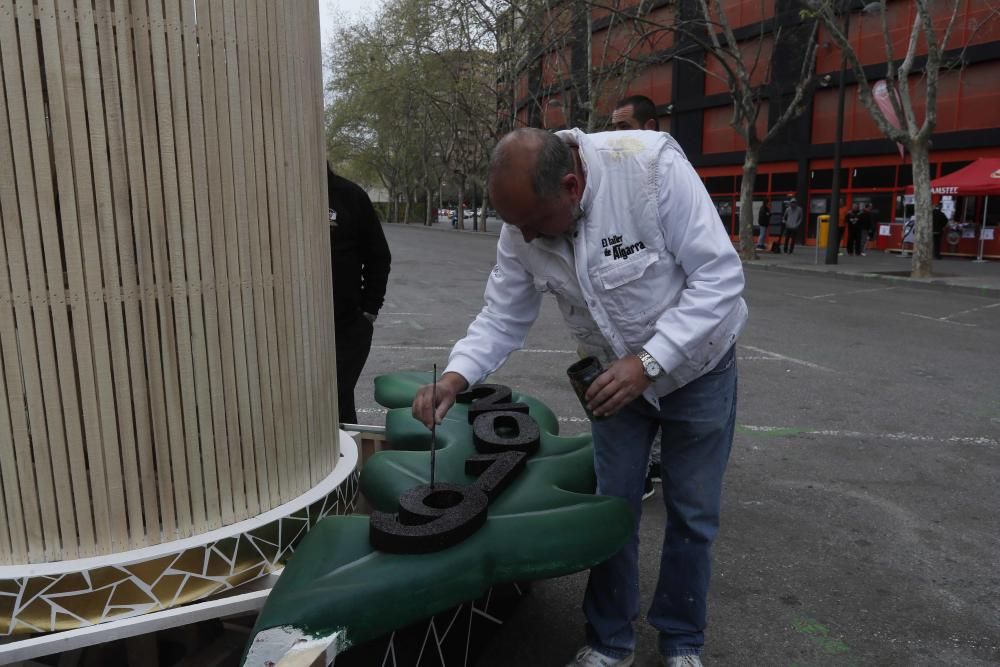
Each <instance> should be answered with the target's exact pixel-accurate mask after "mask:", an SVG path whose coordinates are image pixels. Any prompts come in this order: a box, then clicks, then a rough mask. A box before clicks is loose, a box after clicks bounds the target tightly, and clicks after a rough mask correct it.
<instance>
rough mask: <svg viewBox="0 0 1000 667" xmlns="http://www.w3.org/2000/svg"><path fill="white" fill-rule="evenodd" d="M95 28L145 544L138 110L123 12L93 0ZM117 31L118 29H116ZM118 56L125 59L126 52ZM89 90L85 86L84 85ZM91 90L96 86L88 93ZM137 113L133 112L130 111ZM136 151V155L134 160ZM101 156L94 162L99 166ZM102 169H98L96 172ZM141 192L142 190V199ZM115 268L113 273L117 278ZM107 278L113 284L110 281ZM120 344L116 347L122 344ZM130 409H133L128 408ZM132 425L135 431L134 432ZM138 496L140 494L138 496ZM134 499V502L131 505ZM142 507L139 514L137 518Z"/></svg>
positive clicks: (155, 510)
mask: <svg viewBox="0 0 1000 667" xmlns="http://www.w3.org/2000/svg"><path fill="white" fill-rule="evenodd" d="M97 17H98V18H97V29H98V35H99V40H98V41H99V44H100V56H101V57H100V63H101V86H102V88H101V92H102V93H103V95H102V97H103V99H104V100H106V101H107V104H106V105H105V107H104V110H105V120H106V123H105V127H106V132H107V149H108V153H107V158H108V163H109V165H110V184H109V186H108V187H110V188H111V191H110V196H111V206H112V207H113V213H112V212H111V211H109V212H107V213H106V214H104V215H102V219H101V223H102V225H103V226H104V227H105V229H104V230H103V232H102V235H101V243H102V247H103V248H107V249H108V250H107V252H108V253H111V249H112V248H115V247H116V248H117V251H118V256H117V263H116V262H115V261H114V259H113V258H109V259H108V261H106V262H105V269H106V270H107V271H108V278H107V280H106V285H107V288H108V289H109V290H111V291H112V293H113V294H114V297H113V298H112V306H114V301H115V300H118V301H120V303H121V308H120V310H121V311H122V316H123V319H122V320H118V319H117V315H118V312H119V308H118V307H112V308H110V309H109V312H110V313H111V315H110V317H111V321H112V323H114V325H117V326H118V327H121V328H122V330H121V331H119V332H117V335H118V336H124V338H125V343H124V344H125V346H126V351H125V357H126V360H127V361H126V362H125V363H126V365H124V366H123V365H122V364H121V362H119V361H116V362H115V384H116V390H117V392H118V393H117V396H118V412H119V433H120V434H121V435H120V437H121V439H122V448H123V452H122V459H123V462H124V468H125V474H126V476H127V477H128V479H129V480H132V481H131V482H130V483H129V485H128V486H127V487H126V488H127V497H128V499H129V500H128V502H129V520H130V528H132V530H131V535H132V543H133V545H135V546H140V545H145V544H150V543H152V542H155V541H157V540H159V539H160V510H159V508H160V503H159V499H160V498H159V496H158V494H157V480H156V470H155V464H154V455H153V446H154V438H153V425H152V414H151V411H150V393H149V389H148V387H147V380H146V372H145V365H144V360H145V354H146V352H147V350H145V348H144V345H143V338H142V314H141V311H140V304H139V301H140V279H139V268H138V266H137V262H136V254H135V248H136V242H135V235H134V233H133V214H135V216H136V218H135V219H136V220H138V219H139V215H140V212H144V210H145V209H144V207H142V208H141V210H140V208H139V207H136V209H135V210H133V208H132V205H131V196H132V192H131V189H130V187H129V178H128V171H127V169H128V158H127V157H126V154H125V141H126V140H125V132H126V130H125V110H126V109H133V110H134V108H135V101H134V98H135V96H134V87H133V88H132V89H131V92H127V90H126V89H127V88H128V86H129V84H128V83H127V82H128V81H131V68H123V70H122V72H121V79H122V82H123V83H122V87H120V85H119V60H118V58H117V57H116V47H115V28H116V27H117V29H118V30H121V31H124V32H125V34H126V35H127V23H128V21H127V12H124V11H122V12H118V13H117V14H116V13H113V12H112V9H111V0H97ZM119 37H122V35H119ZM122 62H126V59H125V58H124V57H123V58H122ZM88 92H90V91H88ZM93 92H94V95H95V96H96V94H97V93H96V91H93ZM133 117H134V115H133ZM136 157H137V156H133V160H135V159H136ZM99 163H100V162H99V161H98V164H99ZM101 171H102V170H101V169H100V168H98V169H97V173H98V174H101ZM144 198H145V195H143V199H144ZM115 273H117V274H118V275H117V276H116V275H115ZM108 283H110V284H108ZM118 345H121V343H120V342H119V343H118ZM129 408H131V409H129ZM133 429H134V436H133V435H132V431H133ZM136 493H138V494H139V496H140V498H141V500H140V499H139V498H136ZM133 505H134V506H133ZM140 513H141V519H139V518H138V517H137V515H139V514H140Z"/></svg>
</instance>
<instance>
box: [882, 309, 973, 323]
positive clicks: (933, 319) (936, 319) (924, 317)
mask: <svg viewBox="0 0 1000 667" xmlns="http://www.w3.org/2000/svg"><path fill="white" fill-rule="evenodd" d="M899 314H900V315H909V316H910V317H919V318H920V319H922V320H930V321H931V322H944V323H945V324H954V325H956V326H960V327H975V326H978V325H975V324H969V323H968V322H953V321H952V320H949V319H948V318H947V317H931V316H930V315H921V314H919V313H908V312H906V311H905V310H901V311H899Z"/></svg>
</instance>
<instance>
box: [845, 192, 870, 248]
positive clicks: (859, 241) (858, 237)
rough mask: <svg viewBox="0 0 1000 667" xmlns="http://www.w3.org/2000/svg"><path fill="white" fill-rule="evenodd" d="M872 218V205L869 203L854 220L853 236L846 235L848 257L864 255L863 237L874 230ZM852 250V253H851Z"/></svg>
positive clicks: (849, 233)
mask: <svg viewBox="0 0 1000 667" xmlns="http://www.w3.org/2000/svg"><path fill="white" fill-rule="evenodd" d="M874 220H875V219H874V218H873V217H872V205H871V203H868V204H865V206H864V208H862V209H861V212H860V213H858V215H857V217H856V218H855V224H854V228H853V232H854V235H853V237H852V235H851V231H848V233H847V254H848V255H851V254H853V255H861V256H862V257H863V256H864V254H865V236H866V235H867V234H868V233H869V232H870V231H871V230H873V229H874V228H875V222H874ZM852 238H853V240H854V244H853V248H852V245H851V239H852ZM852 250H853V252H852Z"/></svg>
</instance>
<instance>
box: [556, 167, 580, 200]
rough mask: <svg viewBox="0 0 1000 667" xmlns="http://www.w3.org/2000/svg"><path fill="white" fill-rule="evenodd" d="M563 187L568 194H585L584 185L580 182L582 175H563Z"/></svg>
mask: <svg viewBox="0 0 1000 667" xmlns="http://www.w3.org/2000/svg"><path fill="white" fill-rule="evenodd" d="M561 183H562V187H563V190H565V191H566V194H569V195H575V196H578V197H579V196H580V195H582V194H583V187H581V186H582V184H581V183H580V177H579V176H577V175H576V174H573V173H570V174H566V175H565V176H563V177H562V181H561Z"/></svg>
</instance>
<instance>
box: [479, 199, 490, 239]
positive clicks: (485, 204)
mask: <svg viewBox="0 0 1000 667" xmlns="http://www.w3.org/2000/svg"><path fill="white" fill-rule="evenodd" d="M489 207H490V191H489V190H484V191H483V228H482V230H481V231H484V232H485V231H487V229H486V217H487V213H486V210H487V209H488V208H489Z"/></svg>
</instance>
